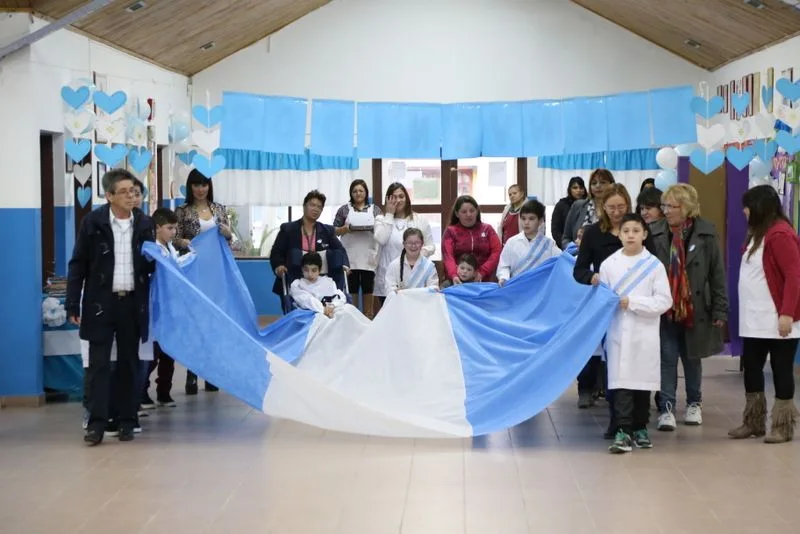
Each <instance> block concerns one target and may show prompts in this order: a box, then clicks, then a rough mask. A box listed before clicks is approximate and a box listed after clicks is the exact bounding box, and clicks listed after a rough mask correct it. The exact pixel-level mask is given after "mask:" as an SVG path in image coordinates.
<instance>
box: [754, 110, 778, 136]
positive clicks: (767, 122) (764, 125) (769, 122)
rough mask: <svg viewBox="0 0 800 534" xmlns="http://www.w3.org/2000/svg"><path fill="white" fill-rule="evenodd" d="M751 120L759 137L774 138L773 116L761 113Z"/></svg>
mask: <svg viewBox="0 0 800 534" xmlns="http://www.w3.org/2000/svg"><path fill="white" fill-rule="evenodd" d="M753 120H754V121H755V123H756V128H757V129H758V133H759V134H761V135H760V136H759V137H774V136H775V116H774V115H772V113H761V114H759V115H756V116H755V117H754V118H753Z"/></svg>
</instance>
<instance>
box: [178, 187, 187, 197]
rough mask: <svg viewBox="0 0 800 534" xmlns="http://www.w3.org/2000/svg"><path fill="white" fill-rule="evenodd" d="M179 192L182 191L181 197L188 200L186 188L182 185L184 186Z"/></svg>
mask: <svg viewBox="0 0 800 534" xmlns="http://www.w3.org/2000/svg"><path fill="white" fill-rule="evenodd" d="M178 191H180V192H181V196H182V197H183V198H186V186H185V185H182V186H180V187H179V188H178Z"/></svg>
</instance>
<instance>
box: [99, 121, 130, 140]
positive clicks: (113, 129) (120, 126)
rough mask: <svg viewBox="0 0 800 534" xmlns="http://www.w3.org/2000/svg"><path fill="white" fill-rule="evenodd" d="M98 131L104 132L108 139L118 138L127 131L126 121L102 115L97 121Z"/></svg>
mask: <svg viewBox="0 0 800 534" xmlns="http://www.w3.org/2000/svg"><path fill="white" fill-rule="evenodd" d="M97 131H98V132H100V133H101V134H103V137H105V138H106V139H108V140H114V139H116V138H118V137H119V136H120V135H122V133H123V132H124V131H125V121H124V120H122V119H113V118H111V117H102V118H101V119H100V120H99V121H97Z"/></svg>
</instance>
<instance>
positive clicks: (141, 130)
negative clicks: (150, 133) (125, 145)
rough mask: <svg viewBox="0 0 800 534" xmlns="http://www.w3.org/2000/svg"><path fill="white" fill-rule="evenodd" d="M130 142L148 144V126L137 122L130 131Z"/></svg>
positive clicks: (138, 144)
mask: <svg viewBox="0 0 800 534" xmlns="http://www.w3.org/2000/svg"><path fill="white" fill-rule="evenodd" d="M128 142H129V143H130V144H132V145H134V146H147V126H145V125H144V124H137V125H136V126H134V127H133V128H131V129H130V130H129V131H128Z"/></svg>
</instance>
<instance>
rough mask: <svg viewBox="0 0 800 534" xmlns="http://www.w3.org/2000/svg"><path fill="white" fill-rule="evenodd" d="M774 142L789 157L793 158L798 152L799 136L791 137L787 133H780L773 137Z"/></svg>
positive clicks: (799, 146)
mask: <svg viewBox="0 0 800 534" xmlns="http://www.w3.org/2000/svg"><path fill="white" fill-rule="evenodd" d="M775 141H777V142H778V144H779V145H780V146H781V147H782V148H783V149H784V150H785V151H786V152H788V153H789V155H790V156H794V155H795V154H797V153H798V152H800V136H797V137H793V136H792V134H790V133H789V132H784V131H780V132H778V134H777V135H776V136H775Z"/></svg>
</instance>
